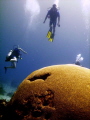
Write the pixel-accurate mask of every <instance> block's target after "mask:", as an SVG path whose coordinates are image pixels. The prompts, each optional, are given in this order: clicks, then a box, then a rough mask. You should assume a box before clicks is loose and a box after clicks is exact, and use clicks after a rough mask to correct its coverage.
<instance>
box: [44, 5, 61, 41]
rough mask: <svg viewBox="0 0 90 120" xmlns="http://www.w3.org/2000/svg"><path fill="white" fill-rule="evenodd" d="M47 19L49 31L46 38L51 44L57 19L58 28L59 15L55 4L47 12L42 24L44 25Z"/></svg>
mask: <svg viewBox="0 0 90 120" xmlns="http://www.w3.org/2000/svg"><path fill="white" fill-rule="evenodd" d="M47 18H49V19H50V22H49V27H50V29H49V31H48V33H47V38H48V40H49V41H51V42H53V39H54V35H55V28H56V23H57V18H58V23H57V25H58V27H60V13H59V11H58V9H57V7H56V4H53V6H52V8H51V9H50V10H49V11H48V13H47V15H46V17H45V20H44V22H43V23H45V21H46V19H47Z"/></svg>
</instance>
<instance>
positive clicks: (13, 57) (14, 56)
mask: <svg viewBox="0 0 90 120" xmlns="http://www.w3.org/2000/svg"><path fill="white" fill-rule="evenodd" d="M20 51H22V52H23V53H25V54H27V52H25V51H24V50H23V49H22V48H19V46H17V47H15V48H14V49H13V50H10V51H9V53H8V54H7V56H6V60H5V61H6V62H8V61H9V62H11V66H8V67H4V69H5V73H6V71H7V68H16V62H18V59H22V57H21V53H20Z"/></svg>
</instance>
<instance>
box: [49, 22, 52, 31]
mask: <svg viewBox="0 0 90 120" xmlns="http://www.w3.org/2000/svg"><path fill="white" fill-rule="evenodd" d="M49 28H50V29H49V31H51V32H52V21H51V20H50V23H49Z"/></svg>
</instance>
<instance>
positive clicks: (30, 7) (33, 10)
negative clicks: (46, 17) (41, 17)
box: [25, 0, 40, 27]
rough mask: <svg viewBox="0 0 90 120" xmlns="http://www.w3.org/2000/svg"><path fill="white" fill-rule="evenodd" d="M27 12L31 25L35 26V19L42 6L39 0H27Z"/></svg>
mask: <svg viewBox="0 0 90 120" xmlns="http://www.w3.org/2000/svg"><path fill="white" fill-rule="evenodd" d="M25 13H26V14H27V15H28V17H29V24H28V25H29V27H31V26H33V21H34V20H35V19H36V17H37V16H38V14H39V13H40V6H39V4H38V1H37V0H26V3H25Z"/></svg>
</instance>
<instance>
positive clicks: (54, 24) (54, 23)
mask: <svg viewBox="0 0 90 120" xmlns="http://www.w3.org/2000/svg"><path fill="white" fill-rule="evenodd" d="M55 28H56V21H54V22H53V35H54V34H55Z"/></svg>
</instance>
